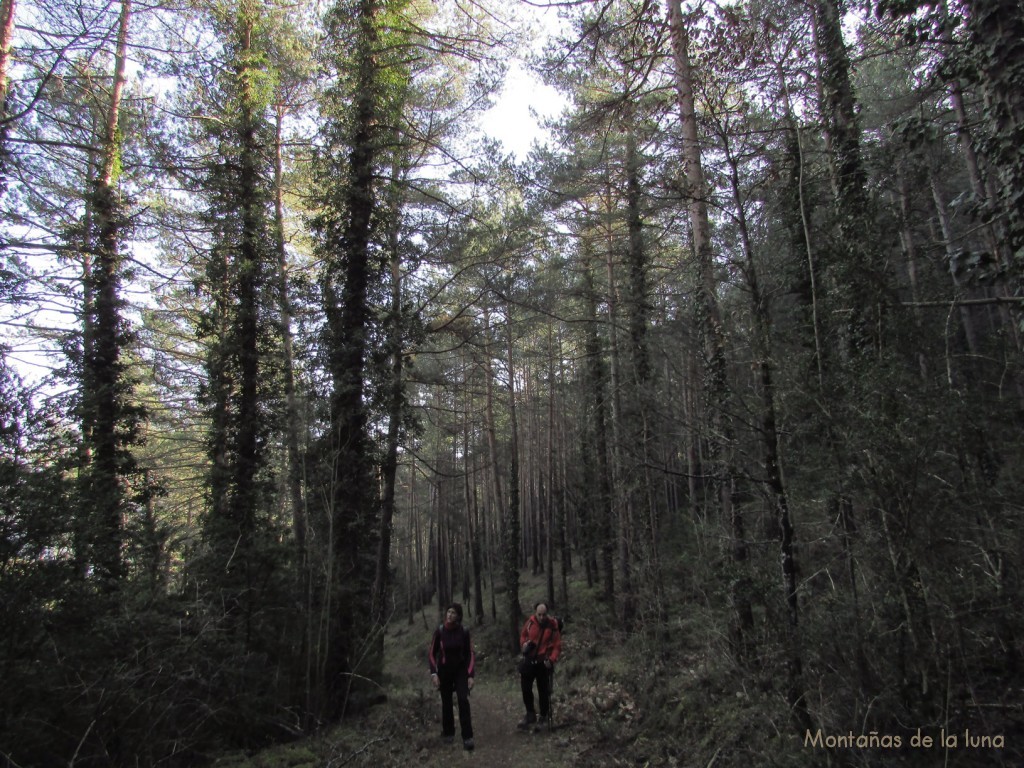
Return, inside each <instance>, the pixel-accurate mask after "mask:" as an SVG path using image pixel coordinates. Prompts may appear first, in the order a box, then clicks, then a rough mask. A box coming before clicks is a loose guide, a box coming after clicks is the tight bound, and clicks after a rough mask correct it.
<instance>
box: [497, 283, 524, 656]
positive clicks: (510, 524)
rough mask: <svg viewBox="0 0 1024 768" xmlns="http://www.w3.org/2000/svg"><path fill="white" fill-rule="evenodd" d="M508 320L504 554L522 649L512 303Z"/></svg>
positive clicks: (511, 616)
mask: <svg viewBox="0 0 1024 768" xmlns="http://www.w3.org/2000/svg"><path fill="white" fill-rule="evenodd" d="M505 323H506V333H507V342H508V346H507V349H506V352H507V355H508V357H507V360H508V421H509V448H508V451H509V457H508V466H509V481H508V488H509V491H508V507H507V509H506V510H505V541H504V543H503V547H502V553H503V555H504V572H505V594H506V600H507V603H506V606H507V610H508V616H507V618H508V622H509V627H508V628H509V633H510V639H511V641H512V647H513V648H514V649H515V650H518V649H519V622H520V620H521V619H522V609H521V607H520V605H519V565H518V564H519V551H518V550H519V528H520V523H519V514H520V511H519V423H518V419H517V416H516V367H515V359H514V357H513V346H514V345H513V338H512V305H511V304H510V303H508V304H506V305H505Z"/></svg>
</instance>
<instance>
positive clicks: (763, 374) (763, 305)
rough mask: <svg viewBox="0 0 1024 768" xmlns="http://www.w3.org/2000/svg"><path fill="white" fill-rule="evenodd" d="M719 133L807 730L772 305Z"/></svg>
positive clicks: (790, 653) (801, 720)
mask: <svg viewBox="0 0 1024 768" xmlns="http://www.w3.org/2000/svg"><path fill="white" fill-rule="evenodd" d="M723 139H724V152H725V156H726V159H727V162H728V163H729V171H730V181H731V186H732V194H733V204H734V206H735V210H736V221H737V225H738V228H739V233H740V242H741V244H742V247H743V255H744V259H745V268H744V276H745V277H746V282H747V286H748V288H749V294H750V313H751V318H752V319H753V322H754V334H753V347H754V359H755V361H756V366H757V369H758V373H759V378H760V385H761V386H760V392H759V395H760V399H761V403H760V426H761V428H760V430H759V436H760V438H761V442H762V452H763V455H764V477H765V481H764V482H765V485H766V487H767V488H766V489H767V495H768V498H769V500H770V503H771V509H772V511H773V512H774V514H775V518H776V523H777V529H778V531H779V555H780V560H781V562H782V587H783V595H784V598H785V609H786V617H787V622H786V627H785V630H784V637H785V642H786V652H787V661H788V680H787V686H786V694H787V700H788V702H789V706H790V711H791V712H792V714H793V717H794V720H795V722H796V725H797V727H798V728H799V729H801V730H806V731H809V730H811V729H813V728H814V723H813V721H812V719H811V716H810V712H809V710H808V708H807V689H806V682H805V680H804V674H803V654H802V652H801V648H800V627H799V624H800V605H799V601H798V595H797V586H798V585H797V576H798V573H799V567H798V562H797V556H796V533H795V531H794V528H793V520H792V516H791V515H790V511H789V493H788V491H787V489H786V484H785V482H784V480H783V475H782V458H781V456H782V438H781V436H780V434H779V428H778V417H777V408H776V399H775V397H776V396H775V380H774V359H773V354H772V343H771V327H772V323H771V311H770V308H769V305H768V300H767V297H766V296H765V295H764V293H763V292H762V290H761V283H760V280H759V278H758V269H757V263H756V259H755V256H754V249H753V246H752V244H751V241H750V230H749V227H748V225H747V216H746V205H745V202H744V200H743V197H742V194H741V191H740V178H739V164H738V162H737V160H736V159H735V157H733V155H732V152H731V148H730V146H729V139H728V137H727V136H726V137H723Z"/></svg>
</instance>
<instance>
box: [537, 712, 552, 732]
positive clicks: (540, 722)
mask: <svg viewBox="0 0 1024 768" xmlns="http://www.w3.org/2000/svg"><path fill="white" fill-rule="evenodd" d="M549 724H550V721H549V720H548V716H547V715H541V716H540V717H538V718H537V730H538V731H542V730H544V729H545V728H547V727H548V725H549Z"/></svg>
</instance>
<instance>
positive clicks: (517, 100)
mask: <svg viewBox="0 0 1024 768" xmlns="http://www.w3.org/2000/svg"><path fill="white" fill-rule="evenodd" d="M565 104H566V100H565V97H564V96H562V95H561V94H559V93H558V91H557V90H555V89H554V88H552V87H551V86H549V85H545V84H544V83H542V82H540V81H539V80H538V79H537V78H536V76H534V75H533V74H532V73H531V72H529V71H528V70H527V69H526V68H525V67H524V66H523V65H522V63H521V62H518V61H515V62H513V63H512V64H511V65H510V66H509V70H508V74H507V75H506V79H505V87H504V88H503V89H502V91H501V94H500V95H499V96H498V98H497V99H496V101H495V104H494V106H493V107H491V108H490V109H489V110H488V111H487V112H485V113H484V116H483V118H482V120H481V121H480V127H481V129H482V130H483V131H484V133H486V134H488V135H490V136H492V137H493V138H495V139H498V140H499V141H501V143H502V144H504V146H505V150H506V151H508V152H511V153H513V154H514V155H515V156H516V158H517V159H518V160H522V159H524V158H525V157H526V154H527V153H528V152H529V151H530V148H531V146H532V145H533V143H534V141H536V140H539V141H540V143H544V139H545V131H544V130H543V129H542V128H541V126H540V122H539V120H538V118H540V119H541V120H543V119H544V118H548V117H554V116H555V115H557V114H558V113H559V112H561V111H562V108H563V107H564V106H565Z"/></svg>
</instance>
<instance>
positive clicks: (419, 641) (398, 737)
mask: <svg viewBox="0 0 1024 768" xmlns="http://www.w3.org/2000/svg"><path fill="white" fill-rule="evenodd" d="M542 581H543V577H539V578H533V577H531V576H530V575H529V574H524V576H523V582H524V583H523V584H522V586H521V595H522V596H523V602H524V605H525V604H527V603H529V604H531V605H532V602H533V599H532V598H533V596H534V595H535V594H536V595H540V594H541V593H542V592H543V587H542ZM487 604H488V605H490V603H489V602H488V603H487ZM439 616H440V612H439V610H438V606H437V605H436V604H434V605H428V606H425V607H424V608H423V609H422V611H421V612H420V613H419V614H417V615H416V616H415V617H414V619H413V623H411V624H410V623H408V621H407V620H401V621H397V622H394V623H392V624H391V625H390V626H389V628H388V632H387V636H386V639H385V669H384V680H383V685H384V688H385V693H386V696H387V700H386V701H385V702H383V703H380V704H377V705H375V706H373V707H371V708H370V710H369V711H368V712H367V713H366V714H365V715H363V716H361V717H357V718H351V719H349V720H347V721H346V722H344V723H342V724H341V725H339V726H336V727H334V728H331V729H327V730H325V731H324V732H323V733H320V734H317V735H315V736H312V737H309V738H307V739H303V740H301V741H297V742H293V743H291V744H284V745H279V746H276V747H272V748H269V749H265V750H262V751H259V752H257V753H254V754H241V753H233V754H230V755H223V756H222V757H221V758H220V759H219V760H217V761H216V763H215V765H217V766H218V768H313V767H314V766H316V768H340V766H374V768H390V767H391V766H395V767H396V768H397V767H398V766H425V767H432V766H446V767H447V766H453V765H463V764H465V765H471V764H475V765H477V766H480V767H481V768H492V767H493V768H503V767H504V766H510V767H511V766H516V767H517V768H524V767H525V768H534V767H535V766H567V767H571V766H588V767H590V766H614V765H638V764H639V765H644V764H645V763H646V764H652V763H651V762H649V761H648V760H646V759H644V758H643V757H640V758H638V757H637V756H636V754H635V752H634V750H635V748H636V744H635V742H636V736H637V734H636V733H635V732H634V730H633V725H634V724H635V722H636V718H637V714H638V713H637V706H636V703H635V701H634V699H633V697H632V696H631V694H630V693H629V691H628V690H627V687H626V686H625V685H623V684H621V683H620V682H617V681H618V680H621V679H622V678H623V677H624V676H626V675H628V674H629V672H628V666H627V663H626V662H625V661H624V660H623V659H622V658H620V657H619V655H618V653H617V652H614V649H617V648H618V643H616V642H604V643H602V642H601V641H602V640H606V641H607V640H609V639H610V638H607V637H605V638H602V637H601V635H602V634H605V633H604V632H602V631H601V630H600V629H599V625H598V624H595V623H593V622H591V621H589V620H586V619H585V618H584V617H585V616H586V612H585V611H584V612H576V613H574V615H573V621H572V623H571V624H569V626H568V627H567V629H566V632H565V634H564V638H563V652H562V653H563V659H564V661H563V663H562V664H560V665H559V667H558V669H557V670H556V677H555V683H554V695H553V700H552V709H553V714H554V717H553V723H552V728H551V729H550V730H547V729H545V730H543V731H536V732H534V731H521V730H519V729H518V728H517V727H516V726H517V724H518V722H519V721H520V720H521V719H522V717H523V713H524V707H523V702H522V694H521V693H520V690H519V676H518V673H517V672H516V671H515V665H516V662H517V660H518V658H517V657H516V656H515V655H514V654H512V653H511V652H510V651H508V650H507V648H504V649H503V646H507V645H508V643H507V641H506V642H502V632H501V631H500V630H499V629H498V628H497V626H496V624H497V622H495V621H494V620H493V618H492V617H491V615H490V613H489V612H488V615H487V616H486V617H485V621H484V624H483V625H482V626H478V624H477V619H476V617H473V616H467V617H466V624H467V626H468V627H469V628H470V629H471V630H472V632H473V642H474V646H475V648H476V651H477V672H476V680H475V686H474V688H473V691H472V694H471V696H470V704H471V708H472V717H473V729H474V736H475V739H474V741H475V749H474V750H473V751H466V750H464V749H463V745H462V740H461V738H459V737H458V736H457V737H456V739H455V741H454V743H452V744H445V743H443V742H442V739H441V704H440V697H439V695H438V694H437V692H436V691H435V690H434V689H433V687H432V685H431V683H430V678H429V676H428V673H427V645H428V641H429V639H430V636H431V633H432V632H433V629H434V627H435V626H436V625H437V622H438V620H439ZM599 646H600V647H602V648H608V649H613V652H605V653H602V654H600V658H599V659H598V658H596V656H595V650H594V649H596V648H598V647H599ZM455 717H456V730H458V713H457V711H456V715H455ZM654 764H659V765H683V764H684V763H681V762H676V761H675V760H670V761H668V762H665V761H662V760H658V761H657V762H656V763H654Z"/></svg>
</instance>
